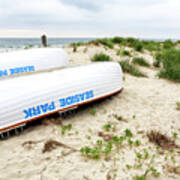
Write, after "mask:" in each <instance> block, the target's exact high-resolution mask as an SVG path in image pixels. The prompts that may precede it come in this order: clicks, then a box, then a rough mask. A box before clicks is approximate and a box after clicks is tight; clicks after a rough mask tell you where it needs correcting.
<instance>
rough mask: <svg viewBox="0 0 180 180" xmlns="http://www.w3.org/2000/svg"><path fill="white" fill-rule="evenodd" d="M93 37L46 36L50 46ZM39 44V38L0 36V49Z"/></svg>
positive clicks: (84, 40) (36, 45)
mask: <svg viewBox="0 0 180 180" xmlns="http://www.w3.org/2000/svg"><path fill="white" fill-rule="evenodd" d="M93 39H95V38H47V43H48V45H50V46H65V45H68V44H71V43H75V42H79V41H82V42H87V41H90V40H93ZM39 45H41V39H40V38H0V49H1V50H3V49H6V50H7V49H9V50H10V49H19V48H20V49H21V48H24V47H26V46H35V47H38V46H39Z"/></svg>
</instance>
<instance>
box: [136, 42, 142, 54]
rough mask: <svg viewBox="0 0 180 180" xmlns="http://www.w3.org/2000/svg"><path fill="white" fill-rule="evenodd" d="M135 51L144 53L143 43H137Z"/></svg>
mask: <svg viewBox="0 0 180 180" xmlns="http://www.w3.org/2000/svg"><path fill="white" fill-rule="evenodd" d="M134 49H135V50H136V51H139V52H142V51H143V44H142V43H136V44H135V47H134Z"/></svg>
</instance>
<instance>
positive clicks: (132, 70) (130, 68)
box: [119, 60, 147, 77]
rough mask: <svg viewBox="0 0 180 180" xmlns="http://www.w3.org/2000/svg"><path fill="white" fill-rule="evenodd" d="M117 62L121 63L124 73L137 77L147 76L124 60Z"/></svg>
mask: <svg viewBox="0 0 180 180" xmlns="http://www.w3.org/2000/svg"><path fill="white" fill-rule="evenodd" d="M119 64H120V65H121V67H122V69H123V71H124V72H125V73H129V74H131V75H133V76H137V77H147V76H146V74H144V73H143V72H141V71H140V70H139V69H138V68H137V67H135V66H133V65H132V64H130V63H129V62H128V61H126V60H123V61H120V62H119Z"/></svg>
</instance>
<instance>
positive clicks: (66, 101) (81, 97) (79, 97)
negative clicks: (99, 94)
mask: <svg viewBox="0 0 180 180" xmlns="http://www.w3.org/2000/svg"><path fill="white" fill-rule="evenodd" d="M93 97H94V92H93V90H91V91H86V92H84V93H81V94H76V95H74V96H69V97H66V98H62V99H59V102H60V107H63V108H64V107H66V106H70V105H73V104H76V103H79V102H83V101H85V100H88V99H91V98H93Z"/></svg>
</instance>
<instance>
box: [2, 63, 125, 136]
mask: <svg viewBox="0 0 180 180" xmlns="http://www.w3.org/2000/svg"><path fill="white" fill-rule="evenodd" d="M122 76H123V75H122V70H121V67H120V65H119V64H118V63H115V62H104V63H93V64H90V65H85V66H78V67H72V68H67V69H62V70H55V71H53V72H42V73H37V74H31V75H27V76H21V77H16V78H12V79H7V80H4V81H3V80H2V81H0V87H1V88H0V104H1V106H0V134H3V132H8V131H9V130H11V129H15V128H17V127H19V126H22V125H24V124H27V123H28V122H30V121H33V120H36V119H37V118H40V117H42V116H45V115H48V114H51V113H55V112H58V111H60V112H64V111H67V110H69V109H72V108H75V107H78V106H80V105H83V104H86V103H90V102H92V101H95V100H98V99H101V98H105V97H107V96H111V95H113V94H115V93H118V92H120V91H121V89H122Z"/></svg>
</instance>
